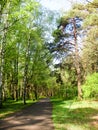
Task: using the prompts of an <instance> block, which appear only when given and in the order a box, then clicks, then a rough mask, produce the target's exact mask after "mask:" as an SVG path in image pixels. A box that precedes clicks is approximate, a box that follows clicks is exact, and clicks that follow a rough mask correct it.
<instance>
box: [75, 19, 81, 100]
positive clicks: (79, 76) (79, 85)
mask: <svg viewBox="0 0 98 130" xmlns="http://www.w3.org/2000/svg"><path fill="white" fill-rule="evenodd" d="M73 27H74V32H73V33H74V43H75V68H76V72H77V87H78V98H79V99H82V89H81V69H80V65H79V63H80V57H79V49H78V43H77V29H76V22H75V18H73Z"/></svg>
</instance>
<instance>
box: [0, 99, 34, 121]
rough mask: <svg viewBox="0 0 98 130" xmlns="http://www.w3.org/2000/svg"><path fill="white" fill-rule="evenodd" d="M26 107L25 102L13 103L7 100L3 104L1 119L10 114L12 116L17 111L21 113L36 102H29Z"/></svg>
mask: <svg viewBox="0 0 98 130" xmlns="http://www.w3.org/2000/svg"><path fill="white" fill-rule="evenodd" d="M26 102H27V103H26V105H23V101H22V100H19V101H13V100H7V101H6V102H4V103H3V107H2V108H1V109H0V119H1V118H4V117H6V116H8V115H9V114H12V113H14V112H16V111H19V110H21V109H23V108H24V107H27V106H29V105H31V104H32V103H33V102H34V101H32V100H27V101H26Z"/></svg>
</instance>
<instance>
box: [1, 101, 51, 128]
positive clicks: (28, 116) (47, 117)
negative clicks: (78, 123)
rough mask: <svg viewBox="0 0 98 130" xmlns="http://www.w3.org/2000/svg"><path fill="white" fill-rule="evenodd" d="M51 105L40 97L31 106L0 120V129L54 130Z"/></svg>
mask: <svg viewBox="0 0 98 130" xmlns="http://www.w3.org/2000/svg"><path fill="white" fill-rule="evenodd" d="M51 115H52V105H51V102H50V100H49V99H42V100H40V101H39V102H37V103H34V104H33V105H32V106H30V107H28V108H25V109H23V110H22V111H20V112H17V113H15V114H13V115H12V116H9V117H7V118H5V119H2V120H0V130H54V126H53V122H52V117H51Z"/></svg>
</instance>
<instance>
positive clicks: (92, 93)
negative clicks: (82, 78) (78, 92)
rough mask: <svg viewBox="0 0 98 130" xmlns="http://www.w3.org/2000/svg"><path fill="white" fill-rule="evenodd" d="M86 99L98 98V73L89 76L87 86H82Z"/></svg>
mask: <svg viewBox="0 0 98 130" xmlns="http://www.w3.org/2000/svg"><path fill="white" fill-rule="evenodd" d="M82 90H83V97H84V98H93V97H95V98H97V97H98V73H93V74H92V75H89V76H87V78H86V82H85V84H84V85H83V86H82Z"/></svg>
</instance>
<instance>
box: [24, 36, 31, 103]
mask: <svg viewBox="0 0 98 130" xmlns="http://www.w3.org/2000/svg"><path fill="white" fill-rule="evenodd" d="M29 59H30V34H29V36H28V42H27V48H26V57H25V67H24V104H26V87H27V85H28V65H29Z"/></svg>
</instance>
